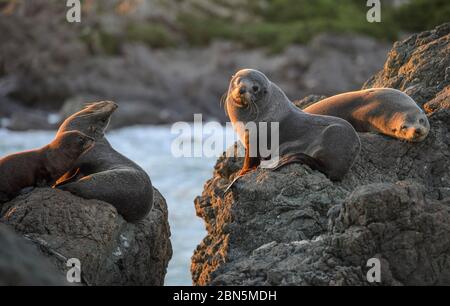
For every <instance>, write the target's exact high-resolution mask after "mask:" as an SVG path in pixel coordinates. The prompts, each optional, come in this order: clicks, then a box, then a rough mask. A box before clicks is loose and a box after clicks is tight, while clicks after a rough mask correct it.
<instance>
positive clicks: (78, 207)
mask: <svg viewBox="0 0 450 306" xmlns="http://www.w3.org/2000/svg"><path fill="white" fill-rule="evenodd" d="M167 217H168V215H167V205H166V202H165V200H164V198H163V197H162V196H161V194H160V193H159V192H158V191H157V190H156V189H155V202H154V207H153V209H152V211H151V212H150V214H149V215H148V216H147V217H146V218H145V219H144V220H143V221H141V222H139V223H137V224H130V223H127V222H125V221H124V220H123V218H122V217H121V216H120V215H119V214H118V213H117V211H116V209H115V208H114V207H113V206H112V205H110V204H108V203H105V202H101V201H96V200H84V199H81V198H78V197H76V196H74V195H72V194H70V193H68V192H63V191H60V190H57V189H48V188H46V189H45V188H44V189H35V190H33V191H32V192H31V193H28V194H24V195H21V196H19V197H17V198H16V199H14V200H12V201H11V202H9V203H6V204H4V206H3V209H2V218H1V219H0V221H1V222H4V223H6V224H8V225H10V226H11V227H13V228H14V230H15V231H16V232H18V233H21V234H22V235H26V236H27V237H28V238H29V239H30V240H32V241H33V242H34V243H35V244H36V245H39V247H40V248H41V250H42V251H43V253H44V254H45V255H46V256H47V257H48V258H50V259H51V261H52V262H53V264H54V265H55V266H56V267H58V269H59V270H60V271H61V272H62V273H64V275H65V274H66V273H67V269H68V268H67V266H66V261H67V259H70V258H77V259H79V260H80V262H81V271H82V277H83V281H84V283H85V284H88V285H163V284H164V277H165V274H166V269H167V265H168V262H169V260H170V258H171V256H172V247H171V243H170V229H169V224H168V219H167Z"/></svg>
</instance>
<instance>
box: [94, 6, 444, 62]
mask: <svg viewBox="0 0 450 306" xmlns="http://www.w3.org/2000/svg"><path fill="white" fill-rule="evenodd" d="M184 1H192V2H191V4H193V5H192V6H191V7H189V9H180V10H179V11H177V13H176V18H175V20H173V19H172V20H170V21H169V22H168V21H167V20H164V18H160V19H161V20H159V19H156V20H155V19H151V20H148V21H147V22H142V21H139V22H137V21H134V20H129V21H128V22H127V23H126V25H125V30H124V31H122V32H119V33H118V34H108V33H107V32H106V33H105V31H104V30H102V29H96V30H93V31H91V32H90V36H89V37H87V41H89V42H90V43H91V44H92V41H94V42H95V46H97V47H96V48H95V49H97V50H103V52H106V53H110V54H114V53H116V52H120V46H121V45H122V44H123V43H124V42H130V41H131V42H142V43H145V44H147V45H149V46H151V47H155V48H165V47H173V46H179V45H191V46H199V45H206V44H208V43H210V42H211V41H212V40H215V39H226V40H232V41H237V42H239V43H241V44H243V45H244V46H245V47H265V48H267V49H269V50H270V51H272V52H278V51H281V50H283V49H284V48H285V47H286V46H288V45H290V44H293V43H306V42H308V41H309V40H310V39H311V38H313V37H314V36H316V35H317V34H319V33H322V32H334V33H356V34H364V35H368V36H372V37H375V38H377V39H380V40H385V41H394V40H396V39H398V37H399V36H400V34H403V33H405V32H418V31H423V30H426V29H431V28H433V27H435V26H436V25H439V24H442V23H444V22H447V21H450V1H449V0H409V1H408V2H406V4H404V5H402V6H399V7H395V6H393V5H392V2H393V1H390V0H381V4H382V6H381V8H382V11H381V18H382V21H381V23H369V22H368V21H367V19H366V15H367V12H368V10H369V9H370V7H367V6H366V3H367V0H235V1H229V0H208V1H194V0H184ZM167 9H168V10H172V9H170V8H167ZM171 12H172V13H173V11H171ZM224 12H225V13H224Z"/></svg>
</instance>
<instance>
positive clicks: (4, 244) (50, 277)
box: [0, 223, 67, 286]
mask: <svg viewBox="0 0 450 306" xmlns="http://www.w3.org/2000/svg"><path fill="white" fill-rule="evenodd" d="M0 246H1V247H0V286H62V285H65V284H67V282H66V280H65V278H63V275H62V274H60V273H59V272H58V271H57V270H56V269H55V267H53V266H52V265H51V263H50V261H49V260H48V259H47V258H45V257H44V256H42V254H40V252H39V251H38V250H37V248H36V246H34V245H33V244H32V243H31V242H29V241H26V240H25V239H24V238H22V237H20V236H19V235H17V234H16V233H14V231H13V230H12V229H10V228H9V227H8V226H6V225H4V224H1V223H0Z"/></svg>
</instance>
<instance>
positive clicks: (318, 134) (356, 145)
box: [225, 69, 361, 180]
mask: <svg viewBox="0 0 450 306" xmlns="http://www.w3.org/2000/svg"><path fill="white" fill-rule="evenodd" d="M225 104H226V105H225V107H226V111H227V113H228V116H229V118H230V120H231V122H232V124H233V127H234V128H235V130H236V131H237V133H238V135H239V137H240V139H241V141H242V142H243V143H244V146H245V148H246V157H245V161H244V166H243V168H242V170H241V172H240V173H239V176H242V175H244V174H245V173H247V172H248V171H250V170H252V169H254V168H256V167H257V166H258V165H259V164H260V162H261V155H260V152H259V148H258V149H257V150H255V148H252V146H259V145H258V144H257V143H250V141H249V138H250V136H249V132H248V130H245V129H243V128H242V126H243V125H245V126H247V124H248V123H249V122H255V123H260V122H267V123H272V122H278V123H279V157H280V160H279V162H278V166H276V167H275V168H274V169H275V170H276V169H279V168H280V167H282V166H284V165H287V164H290V163H294V162H300V163H304V164H307V165H308V166H310V167H311V168H313V169H315V170H319V171H321V172H323V173H324V174H326V175H327V176H328V177H329V178H330V179H331V180H341V179H342V178H343V177H344V175H345V174H346V173H347V172H348V170H349V169H350V167H351V166H352V165H353V162H354V160H355V158H356V157H357V156H358V154H359V151H360V147H361V143H360V140H359V136H358V134H357V133H356V131H355V129H354V128H353V127H352V126H351V125H350V124H349V123H348V122H347V121H345V120H343V119H340V118H336V117H330V116H321V115H311V114H307V113H305V112H303V111H301V110H300V109H298V108H297V107H296V106H295V105H294V104H293V103H292V102H291V101H290V100H289V99H288V98H287V96H286V95H285V93H284V92H283V91H282V90H281V89H280V88H279V87H278V86H277V85H276V84H274V83H272V82H271V81H270V80H269V79H268V78H267V77H266V76H265V75H264V74H263V73H261V72H259V71H257V70H252V69H244V70H241V71H239V72H238V73H237V74H236V75H235V76H233V78H232V80H231V82H230V86H229V90H228V95H227V97H226V100H225ZM260 132H261V131H260V129H259V127H258V128H257V134H258V135H260ZM259 137H260V136H258V138H259ZM268 137H270V135H269V136H268ZM267 143H270V140H269V141H268V142H267ZM252 150H253V151H254V152H255V151H256V152H257V156H250V154H249V152H251V151H252Z"/></svg>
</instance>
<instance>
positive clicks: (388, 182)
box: [192, 25, 450, 285]
mask: <svg viewBox="0 0 450 306" xmlns="http://www.w3.org/2000/svg"><path fill="white" fill-rule="evenodd" d="M449 27H450V25H445V26H441V27H439V28H438V29H436V30H434V31H430V32H425V33H421V34H418V35H415V36H413V37H428V38H429V40H428V44H430V45H434V46H435V47H433V48H431V47H429V48H427V47H426V46H425V47H424V42H423V40H421V39H418V40H413V39H412V38H409V39H407V40H406V41H404V42H401V43H397V44H396V45H395V46H394V50H397V49H403V48H406V47H408V48H409V50H411V51H410V52H411V53H412V54H418V50H421V52H419V53H420V57H418V58H417V60H416V61H414V62H411V63H410V64H409V65H408V67H409V68H408V69H406V66H405V67H403V68H402V69H400V70H401V71H403V72H404V73H407V74H408V75H409V76H413V75H414V78H418V79H419V80H431V79H433V82H434V83H433V84H432V85H430V84H428V83H426V82H425V83H424V84H421V83H418V84H419V85H418V86H419V88H418V89H417V90H416V91H415V92H416V93H422V92H428V93H430V92H431V94H429V95H422V96H421V95H420V94H417V95H416V96H415V98H416V99H419V100H420V97H422V98H423V100H421V101H418V102H419V104H420V105H423V104H425V103H427V102H430V103H431V101H438V102H434V103H433V104H432V105H433V111H432V113H431V112H430V115H429V120H430V124H431V132H430V134H429V136H428V138H427V139H426V140H425V141H424V142H422V143H405V142H401V141H398V140H396V139H391V138H388V137H386V136H382V135H377V134H371V133H366V134H360V137H361V143H362V151H361V154H360V156H359V157H358V158H357V160H356V162H355V165H354V166H353V168H352V169H351V171H350V172H349V173H348V175H347V176H346V177H345V178H344V180H343V181H342V182H338V183H333V182H331V181H330V180H328V179H327V178H326V177H325V176H324V175H323V174H321V173H319V172H317V171H312V170H311V169H310V168H308V167H307V166H304V165H299V164H295V165H289V166H287V167H285V168H282V169H281V170H280V171H276V172H272V171H270V170H264V169H258V170H256V171H254V172H252V173H250V174H248V175H246V176H245V177H243V178H242V179H240V180H239V181H238V182H237V183H236V185H235V186H234V187H233V188H232V190H231V191H230V192H228V193H226V194H224V190H225V188H226V187H227V186H228V184H229V183H230V182H231V181H232V179H233V178H234V177H235V175H236V172H237V171H238V170H239V169H240V167H241V166H242V160H241V159H240V158H233V157H231V158H225V157H222V158H220V159H219V160H218V162H217V164H216V167H215V171H214V175H213V178H212V179H211V180H209V181H208V182H207V183H206V185H205V189H204V191H203V194H202V196H201V197H198V198H197V199H196V201H195V206H196V209H197V214H198V215H199V216H200V217H201V218H203V219H204V220H205V222H206V228H207V231H208V235H207V236H206V237H205V239H204V240H203V241H202V242H201V244H200V245H199V246H198V248H197V250H196V251H195V253H194V256H193V257H192V276H193V281H194V284H197V285H211V284H214V285H369V284H370V283H369V282H368V280H367V277H366V273H367V272H368V269H369V268H368V267H367V263H368V260H369V259H371V258H378V259H379V260H380V261H381V279H382V282H381V284H382V285H450V238H449V234H450V215H449V211H450V153H449V152H450V137H449V135H450V134H449V132H450V110H449V109H448V108H447V107H445V103H444V102H442V101H445V98H442V97H440V95H445V93H446V92H447V91H444V90H445V86H441V85H440V84H446V82H447V80H446V77H445V75H443V74H441V73H440V72H438V71H436V73H435V71H433V70H432V69H422V67H423V66H422V64H424V63H425V62H426V61H427V59H428V60H429V61H432V62H433V63H442V62H445V61H447V60H448V50H449V37H450V31H448V30H447V32H446V33H447V34H445V35H444V34H442V33H443V29H445V28H447V29H448V28H449ZM443 41H446V42H447V43H445V44H443V43H442V42H443ZM414 42H415V43H414ZM403 45H406V47H405V46H403ZM443 50H444V51H443ZM445 50H446V51H445ZM393 52H394V51H392V52H391V55H392V54H393ZM417 56H418V55H417ZM431 59H432V60H431ZM388 63H389V60H388ZM414 63H416V64H417V65H418V66H417V67H416V66H415V65H414ZM392 65H393V64H391V65H386V67H385V69H384V70H383V71H382V72H380V73H378V74H377V76H380V75H385V74H387V72H386V70H388V69H391V68H392ZM400 65H403V64H402V63H400ZM438 66H439V65H438ZM438 66H436V65H433V67H438ZM439 67H440V66H439ZM416 68H417V69H416ZM439 76H440V77H439ZM391 79H395V75H394V74H392V75H391V76H390V78H389V79H387V80H386V83H383V82H382V81H381V80H379V81H378V83H374V86H390V84H391V83H390V80H391ZM427 84H428V85H427ZM421 86H429V87H423V89H424V90H421V88H422V87H421ZM393 87H395V86H393ZM399 88H400V89H403V88H401V87H399ZM427 88H428V89H430V88H432V89H433V90H432V91H427V90H426V89H427ZM440 88H442V90H439V89H440ZM321 98H322V97H320V96H311V97H308V98H306V99H303V100H301V101H298V102H297V105H298V106H299V107H302V106H304V105H307V104H309V103H311V102H313V101H317V100H320V99H321ZM238 149H239V148H238Z"/></svg>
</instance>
